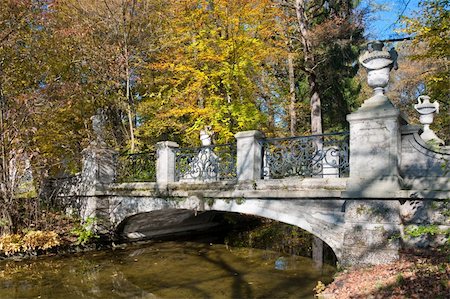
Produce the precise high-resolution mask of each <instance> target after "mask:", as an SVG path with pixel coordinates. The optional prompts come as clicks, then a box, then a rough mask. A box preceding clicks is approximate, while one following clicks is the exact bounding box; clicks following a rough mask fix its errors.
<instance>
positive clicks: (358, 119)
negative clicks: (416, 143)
mask: <svg viewBox="0 0 450 299" xmlns="http://www.w3.org/2000/svg"><path fill="white" fill-rule="evenodd" d="M347 120H348V122H349V123H350V178H349V182H348V185H347V193H346V196H347V197H351V198H359V197H366V198H367V197H372V198H389V197H392V195H393V192H396V191H398V190H400V189H401V178H400V175H399V171H398V169H399V165H400V156H401V134H400V121H401V119H400V113H399V111H398V109H397V108H395V107H394V106H393V104H392V103H391V102H390V101H389V99H388V98H387V97H386V96H384V95H383V94H376V95H375V96H373V97H372V98H370V99H368V100H367V101H366V102H365V103H364V104H363V105H362V106H361V108H360V109H359V110H357V111H356V112H354V113H352V114H350V115H347Z"/></svg>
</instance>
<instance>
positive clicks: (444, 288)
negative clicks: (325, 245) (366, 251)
mask: <svg viewBox="0 0 450 299" xmlns="http://www.w3.org/2000/svg"><path fill="white" fill-rule="evenodd" d="M449 262H450V251H449V248H447V249H446V250H441V251H436V250H433V251H414V252H402V253H401V256H400V259H399V260H398V261H396V262H394V263H390V264H385V265H377V266H370V267H363V268H361V267H360V268H356V267H354V268H350V269H347V270H345V271H342V272H338V273H337V274H336V276H335V279H334V281H333V282H332V283H331V284H329V285H328V286H326V288H325V289H324V290H323V291H322V292H321V293H320V295H319V298H324V299H331V298H333V299H346V298H352V299H358V298H361V299H363V298H364V299H365V298H394V299H396V298H433V299H438V298H442V299H444V298H450V295H449V294H450V264H449Z"/></svg>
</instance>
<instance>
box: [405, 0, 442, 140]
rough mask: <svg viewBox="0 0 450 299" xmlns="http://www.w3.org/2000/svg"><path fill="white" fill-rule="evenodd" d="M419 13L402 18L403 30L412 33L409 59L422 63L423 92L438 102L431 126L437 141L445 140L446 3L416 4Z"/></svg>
mask: <svg viewBox="0 0 450 299" xmlns="http://www.w3.org/2000/svg"><path fill="white" fill-rule="evenodd" d="M419 7H420V11H419V12H418V13H417V15H416V16H415V17H413V18H404V19H403V23H404V29H403V31H404V32H406V33H408V34H414V39H413V41H412V46H413V47H415V49H416V50H421V51H420V52H419V53H417V52H415V53H414V55H412V59H413V60H417V61H419V62H423V63H426V64H427V65H428V68H427V69H425V70H424V72H423V75H424V83H425V85H426V89H427V93H429V95H430V96H431V97H432V98H433V99H436V100H438V101H439V102H440V104H441V107H440V116H439V117H438V118H437V119H436V123H435V126H436V127H437V132H438V134H439V136H441V138H444V139H446V141H447V142H448V141H449V138H450V137H449V136H450V112H449V111H450V103H449V101H448V99H449V98H450V90H449V88H448V84H449V82H450V61H449V57H450V47H449V46H448V41H449V39H450V1H449V0H424V1H421V2H420V3H419Z"/></svg>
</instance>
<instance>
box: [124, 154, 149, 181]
mask: <svg viewBox="0 0 450 299" xmlns="http://www.w3.org/2000/svg"><path fill="white" fill-rule="evenodd" d="M116 178H117V179H116V181H118V182H155V181H156V153H155V152H142V153H134V154H122V155H120V156H119V157H118V165H117V173H116Z"/></svg>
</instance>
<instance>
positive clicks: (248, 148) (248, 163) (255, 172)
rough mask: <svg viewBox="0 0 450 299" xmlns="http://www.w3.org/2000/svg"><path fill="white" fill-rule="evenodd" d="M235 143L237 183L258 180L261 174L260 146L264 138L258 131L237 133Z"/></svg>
mask: <svg viewBox="0 0 450 299" xmlns="http://www.w3.org/2000/svg"><path fill="white" fill-rule="evenodd" d="M234 137H235V138H236V141H237V167H236V169H237V179H238V181H247V180H259V179H261V172H262V161H263V160H262V159H263V157H262V144H261V143H260V142H259V141H260V140H262V139H263V138H264V134H263V133H261V132H260V131H244V132H239V133H237V134H236V135H235V136H234Z"/></svg>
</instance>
